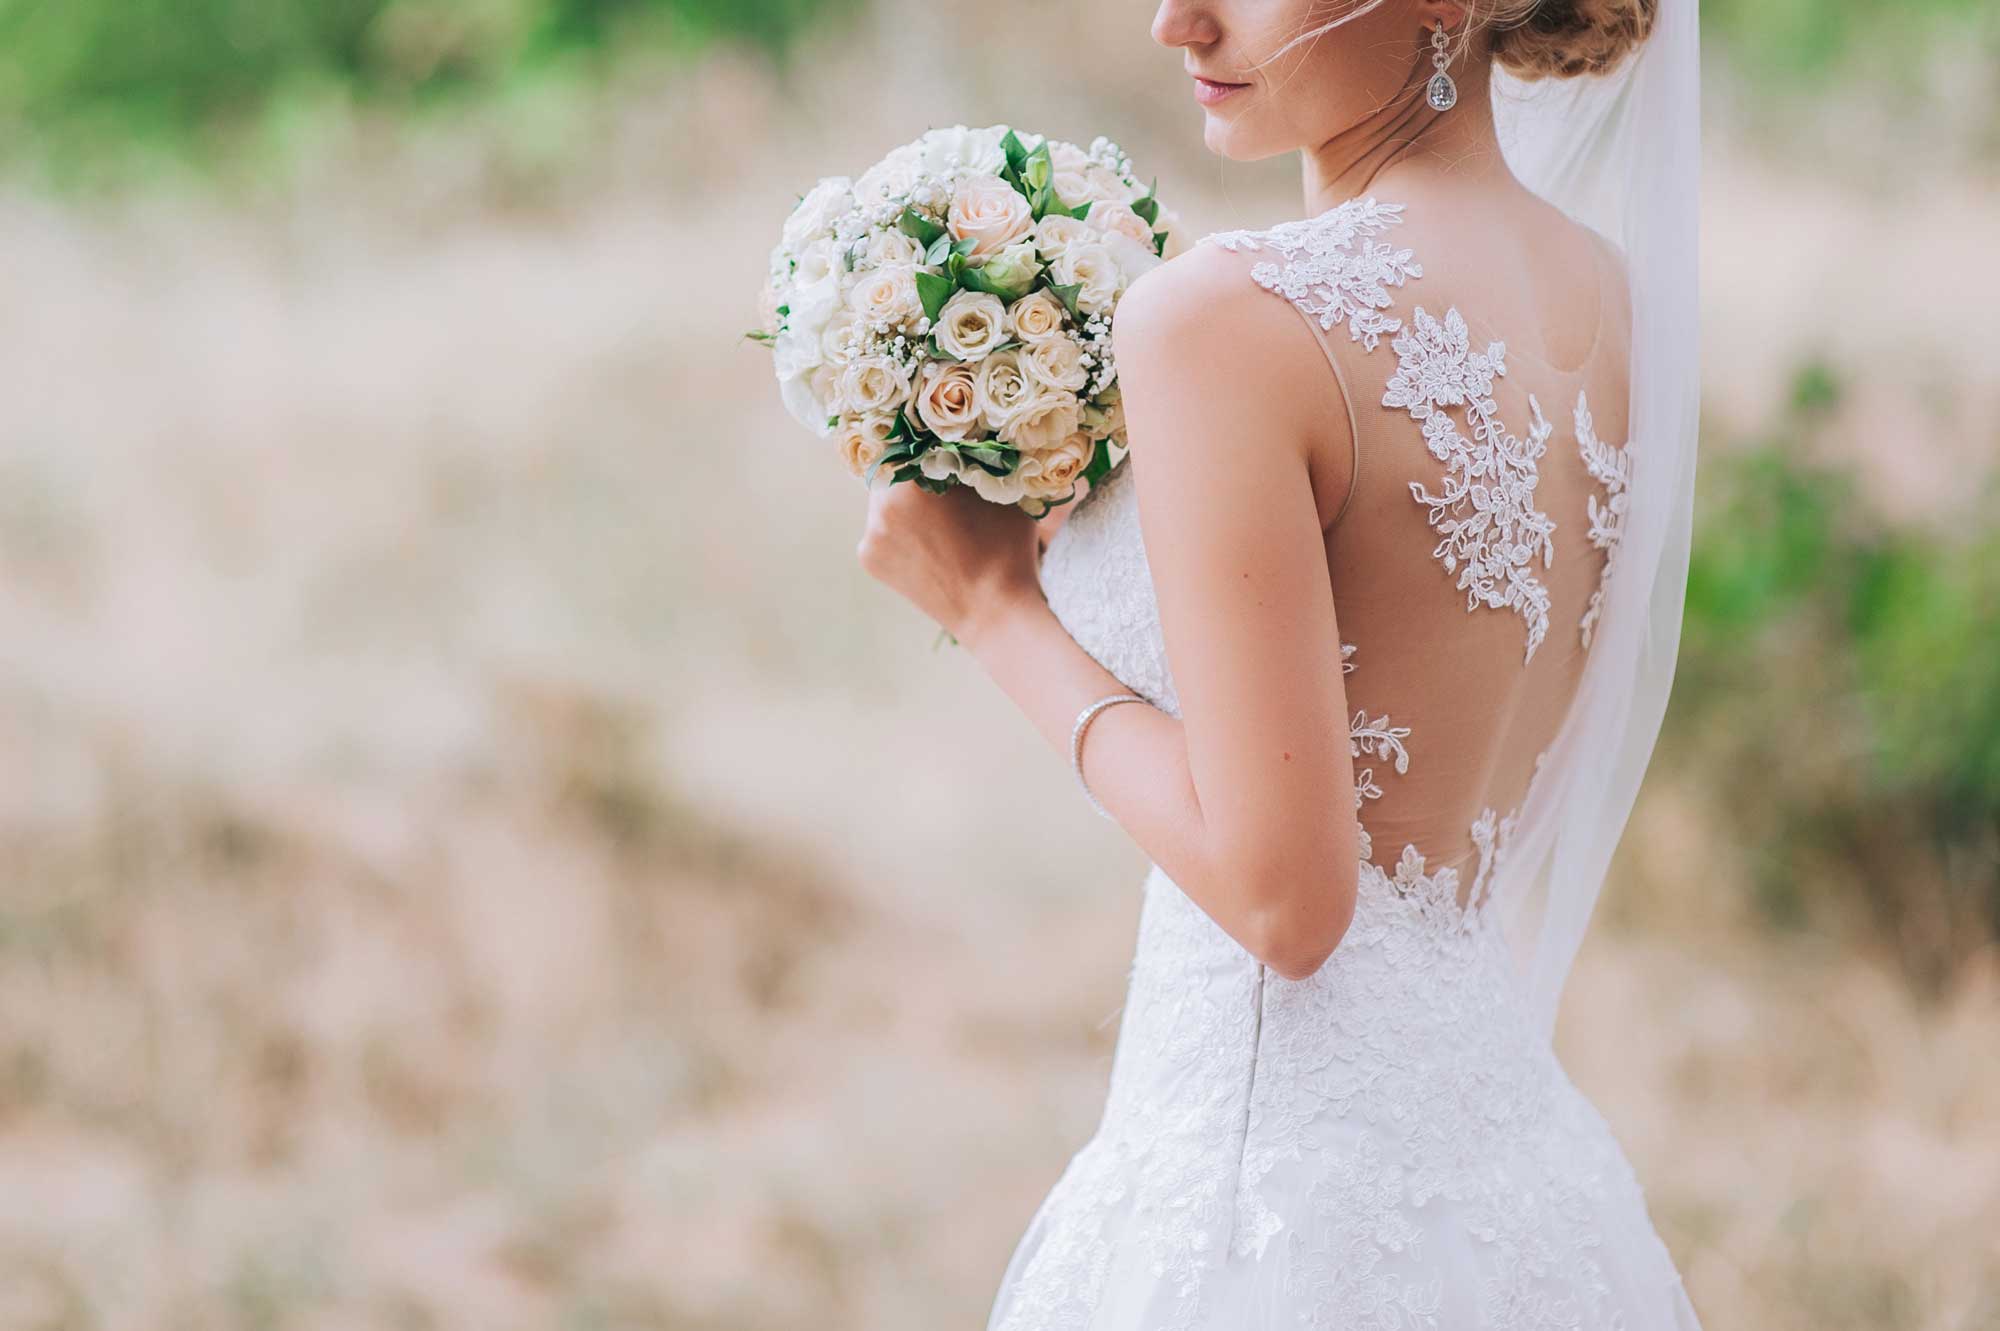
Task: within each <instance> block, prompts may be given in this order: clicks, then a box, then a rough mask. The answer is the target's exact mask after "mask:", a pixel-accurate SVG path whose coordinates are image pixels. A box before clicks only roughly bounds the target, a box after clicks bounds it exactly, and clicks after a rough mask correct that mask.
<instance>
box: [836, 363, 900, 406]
mask: <svg viewBox="0 0 2000 1331" xmlns="http://www.w3.org/2000/svg"><path fill="white" fill-rule="evenodd" d="M909 400H910V380H909V376H908V374H907V373H906V372H905V371H904V369H903V367H902V366H900V365H898V364H897V363H896V362H895V361H893V360H891V359H890V358H889V357H887V356H858V357H856V358H855V359H854V360H852V361H849V362H848V364H847V366H846V367H845V368H844V369H842V370H841V372H840V410H841V411H842V412H843V413H846V412H861V413H867V414H880V413H893V412H894V411H895V410H896V408H898V407H900V406H902V405H903V404H904V403H905V402H907V401H909Z"/></svg>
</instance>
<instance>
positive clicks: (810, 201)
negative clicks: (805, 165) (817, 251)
mask: <svg viewBox="0 0 2000 1331" xmlns="http://www.w3.org/2000/svg"><path fill="white" fill-rule="evenodd" d="M853 202H854V195H853V194H852V192H851V191H850V190H849V188H848V180H847V178H846V177H845V176H834V177H830V178H829V179H826V180H822V181H820V182H819V184H817V185H815V186H813V187H812V189H811V191H810V192H808V193H807V195H806V196H805V197H804V198H803V199H800V200H799V206H798V207H796V208H794V209H792V215H791V216H790V217H788V218H786V219H785V232H784V240H785V248H786V249H788V250H790V251H792V253H794V254H797V253H798V252H799V251H800V250H801V249H803V248H805V246H807V245H808V244H810V243H811V242H812V240H813V239H814V238H815V237H817V236H819V235H820V234H821V233H823V232H824V231H825V230H826V229H827V228H828V227H830V226H832V225H833V224H834V221H835V220H836V219H838V218H839V216H840V215H841V214H842V213H844V212H846V211H847V209H848V207H849V206H850V205H851V204H852V203H853Z"/></svg>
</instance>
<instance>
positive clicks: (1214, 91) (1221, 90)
mask: <svg viewBox="0 0 2000 1331" xmlns="http://www.w3.org/2000/svg"><path fill="white" fill-rule="evenodd" d="M1249 86H1250V85H1249V84H1247V83H1217V82H1216V81H1215V80H1214V79H1205V78H1203V77H1202V76H1201V75H1199V74H1197V75H1195V76H1194V99H1195V100H1196V101H1197V102H1200V103H1201V104H1202V105H1203V106H1214V105H1215V104H1216V103H1217V102H1220V101H1224V100H1226V99H1227V98H1229V97H1230V96H1232V95H1233V94H1235V93H1239V92H1242V91H1243V90H1244V89H1245V88H1247V87H1249Z"/></svg>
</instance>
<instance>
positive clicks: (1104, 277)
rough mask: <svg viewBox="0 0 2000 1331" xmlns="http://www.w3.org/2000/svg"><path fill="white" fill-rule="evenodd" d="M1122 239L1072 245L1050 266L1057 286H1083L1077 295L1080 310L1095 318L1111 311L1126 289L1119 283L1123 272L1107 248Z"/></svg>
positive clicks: (1114, 237) (1116, 238)
mask: <svg viewBox="0 0 2000 1331" xmlns="http://www.w3.org/2000/svg"><path fill="white" fill-rule="evenodd" d="M1119 239H1122V237H1117V236H1113V237H1110V238H1109V239H1107V240H1106V241H1105V242H1103V243H1102V244H1099V243H1091V244H1087V245H1071V246H1070V247H1069V249H1068V250H1067V251H1065V252H1064V254H1063V256H1062V258H1060V259H1057V260H1056V261H1055V263H1054V264H1053V265H1051V271H1052V272H1053V273H1054V275H1055V280H1056V284H1057V285H1058V286H1080V287H1082V288H1083V289H1082V290H1081V291H1079V292H1077V293H1076V303H1077V307H1078V308H1079V309H1083V310H1088V311H1090V312H1091V313H1093V314H1096V313H1099V312H1101V311H1104V310H1108V309H1110V308H1111V302H1113V301H1114V300H1116V299H1118V293H1119V291H1120V290H1122V289H1123V284H1122V282H1121V281H1120V278H1121V276H1122V273H1121V270H1120V268H1119V266H1118V263H1117V261H1116V260H1115V259H1113V258H1112V257H1111V250H1110V249H1109V248H1108V246H1109V245H1110V244H1111V243H1112V241H1115V240H1119Z"/></svg>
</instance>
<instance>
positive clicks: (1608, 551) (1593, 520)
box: [1576, 389, 1632, 650]
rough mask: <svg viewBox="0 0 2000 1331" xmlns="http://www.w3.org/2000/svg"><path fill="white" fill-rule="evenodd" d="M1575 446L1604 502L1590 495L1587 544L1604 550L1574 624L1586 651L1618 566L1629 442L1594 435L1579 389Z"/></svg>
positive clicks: (1626, 495)
mask: <svg viewBox="0 0 2000 1331" xmlns="http://www.w3.org/2000/svg"><path fill="white" fill-rule="evenodd" d="M1576 446H1577V448H1578V450H1579V451H1581V452H1582V454H1583V465H1584V467H1585V469H1586V470H1588V471H1589V472H1590V478H1591V479H1592V480H1594V481H1596V482H1597V483H1598V484H1599V485H1600V486H1602V487H1603V488H1604V502H1603V503H1601V504H1600V503H1598V502H1597V496H1596V495H1591V496H1590V505H1589V514H1590V544H1591V546H1592V547H1593V548H1595V549H1598V550H1602V551H1603V552H1604V570H1603V572H1601V573H1600V574H1598V577H1597V587H1596V590H1594V591H1592V592H1591V594H1590V605H1589V607H1588V608H1587V609H1585V610H1584V612H1583V618H1582V620H1580V621H1579V622H1578V624H1577V629H1578V631H1579V632H1580V633H1581V634H1582V636H1583V645H1584V648H1585V650H1588V649H1589V647H1590V638H1591V635H1592V634H1593V633H1594V632H1596V629H1597V621H1598V619H1599V617H1600V616H1601V615H1602V614H1603V613H1604V589H1605V588H1606V587H1608V586H1609V585H1610V583H1611V570H1612V569H1614V568H1616V567H1617V565H1618V551H1619V548H1620V547H1621V545H1622V544H1623V542H1624V539H1625V513H1626V510H1627V509H1628V508H1630V507H1631V504H1632V495H1631V489H1632V445H1631V444H1629V443H1628V444H1626V445H1625V446H1624V447H1623V448H1620V447H1618V446H1617V445H1615V444H1607V443H1605V442H1604V441H1603V440H1602V439H1599V438H1598V437H1597V431H1596V429H1595V428H1594V427H1593V425H1592V423H1591V419H1590V404H1589V403H1588V402H1586V401H1585V400H1584V395H1583V392H1582V390H1581V389H1579V390H1578V391H1577V395H1576Z"/></svg>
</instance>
